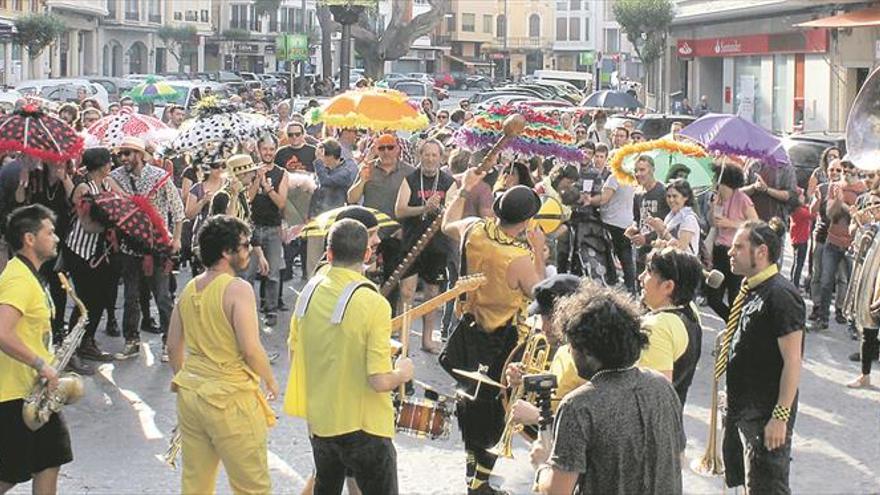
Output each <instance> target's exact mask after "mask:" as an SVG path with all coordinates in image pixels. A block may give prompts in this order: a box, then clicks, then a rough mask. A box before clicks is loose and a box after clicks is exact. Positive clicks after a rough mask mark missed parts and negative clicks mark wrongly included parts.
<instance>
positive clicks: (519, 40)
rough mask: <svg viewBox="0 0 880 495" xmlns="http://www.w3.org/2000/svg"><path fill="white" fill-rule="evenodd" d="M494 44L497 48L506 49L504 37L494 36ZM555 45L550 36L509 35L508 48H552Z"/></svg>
mask: <svg viewBox="0 0 880 495" xmlns="http://www.w3.org/2000/svg"><path fill="white" fill-rule="evenodd" d="M492 46H493V47H494V48H495V49H496V50H502V49H504V38H503V37H501V38H494V40H493V41H492ZM552 47H553V42H552V41H551V40H550V39H549V38H537V37H534V38H533V37H530V36H508V37H507V49H508V50H541V49H548V50H549V49H551V48H552Z"/></svg>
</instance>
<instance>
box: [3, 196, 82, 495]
mask: <svg viewBox="0 0 880 495" xmlns="http://www.w3.org/2000/svg"><path fill="white" fill-rule="evenodd" d="M54 222H55V215H54V214H53V213H52V212H51V211H50V210H49V209H48V208H46V207H45V206H42V205H31V206H24V207H21V208H18V209H16V210H14V211H13V212H12V213H11V214H10V216H9V223H8V224H7V227H6V239H7V241H8V242H9V245H10V246H11V247H12V249H13V250H14V251H15V258H13V259H12V260H11V261H9V263H8V264H7V265H6V268H5V269H4V270H3V273H2V274H0V493H6V492H7V491H9V490H10V489H12V487H13V486H15V485H16V484H18V483H24V482H27V481H30V480H33V492H34V493H55V492H56V491H57V488H58V473H59V471H60V469H61V466H62V465H64V464H67V463H68V462H70V461H72V460H73V452H72V451H71V448H70V434H69V433H68V431H67V425H66V424H65V423H64V420H63V418H62V417H61V414H60V413H54V414H52V416H51V417H50V418H49V421H48V422H47V423H46V424H45V425H43V427H41V428H40V429H38V430H37V431H31V430H30V429H29V428H28V427H27V426H26V425H25V423H24V420H23V419H22V416H21V410H22V406H23V403H24V398H25V397H27V396H28V395H29V394H30V392H31V390H32V389H33V387H34V385H35V384H36V382H37V380H38V379H40V378H42V379H45V380H47V381H48V382H49V388H50V389H54V388H55V387H57V386H58V371H57V370H55V368H53V367H52V365H51V364H50V363H51V361H52V353H51V350H50V349H51V324H50V322H51V320H52V315H53V312H54V308H53V306H52V298H51V297H50V296H49V292H48V287H47V285H46V282H45V281H44V280H42V279H41V278H40V276H39V274H38V270H39V268H40V266H41V265H42V264H43V263H45V262H46V261H47V260H50V259H52V258H54V257H55V256H56V255H57V247H58V237H57V236H56V235H55V225H54Z"/></svg>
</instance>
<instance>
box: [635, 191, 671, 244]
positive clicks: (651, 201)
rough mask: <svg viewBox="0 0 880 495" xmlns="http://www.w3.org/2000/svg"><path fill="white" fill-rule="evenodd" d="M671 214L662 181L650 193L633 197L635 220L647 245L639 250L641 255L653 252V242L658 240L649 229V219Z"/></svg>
mask: <svg viewBox="0 0 880 495" xmlns="http://www.w3.org/2000/svg"><path fill="white" fill-rule="evenodd" d="M668 214H669V203H667V202H666V187H664V186H663V184H662V183H661V182H660V181H657V182H654V187H652V188H651V189H650V190H649V191H645V192H637V193H636V194H635V196H633V219H634V221H635V223H636V225H638V226H639V232H641V233H642V234H644V235H645V240H646V243H645V245H644V246H642V247H641V248H639V252H640V255H642V256H644V255H645V254H647V253H648V251H650V250H651V241H653V240H654V239H656V237H657V234H655V233H654V231H653V230H652V229H651V228H650V227H648V219H649V218H651V217H656V218H659V219H661V220H662V219H664V218H666V215H668Z"/></svg>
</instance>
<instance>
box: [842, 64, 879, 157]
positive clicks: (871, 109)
mask: <svg viewBox="0 0 880 495" xmlns="http://www.w3.org/2000/svg"><path fill="white" fill-rule="evenodd" d="M877 101H880V70H878V69H874V70H873V71H872V72H871V75H869V76H868V79H866V80H865V83H864V84H862V89H860V90H859V94H858V95H856V99H855V100H853V104H852V107H851V108H850V111H849V117H848V118H847V119H846V155H847V159H848V160H849V161H851V162H853V164H855V166H856V167H858V168H860V169H862V170H880V112H878V106H877Z"/></svg>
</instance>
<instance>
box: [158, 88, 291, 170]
mask: <svg viewBox="0 0 880 495" xmlns="http://www.w3.org/2000/svg"><path fill="white" fill-rule="evenodd" d="M266 132H268V133H274V132H275V128H274V126H273V123H272V120H271V119H268V118H266V117H265V116H263V115H258V114H249V113H244V112H241V111H239V109H238V108H237V107H236V106H235V105H230V104H221V103H220V102H219V100H217V98H216V97H208V98H203V99H202V101H201V102H199V105H198V106H197V107H196V110H195V117H194V118H192V119H190V120H187V121H186V122H184V123H183V125H182V126H181V131H180V133H179V134H178V135H177V137H175V138H174V139H173V140H172V141H171V143H170V144H169V145H168V148H167V149H166V155H167V154H179V153H184V152H195V155H194V157H193V158H194V161H205V160H208V161H212V160H214V159H218V158H223V157H226V156H229V155H231V154H232V152H233V151H234V150H235V148H236V146H238V145H239V144H240V143H241V142H242V141H244V140H247V139H258V138H259V137H260V135H261V134H263V133H266Z"/></svg>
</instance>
